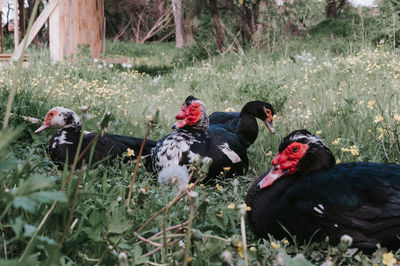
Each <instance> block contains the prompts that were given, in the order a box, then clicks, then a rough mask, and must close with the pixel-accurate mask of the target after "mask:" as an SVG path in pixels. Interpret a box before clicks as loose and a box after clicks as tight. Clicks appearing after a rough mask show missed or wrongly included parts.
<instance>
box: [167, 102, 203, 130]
mask: <svg viewBox="0 0 400 266" xmlns="http://www.w3.org/2000/svg"><path fill="white" fill-rule="evenodd" d="M175 118H176V120H178V121H177V122H176V123H175V124H174V125H173V126H172V128H173V129H177V128H182V127H191V128H197V129H207V128H208V125H209V120H208V115H207V112H206V107H205V106H204V103H203V102H202V101H200V100H199V99H197V98H195V97H193V96H188V97H187V98H186V100H185V102H184V103H183V104H182V108H181V110H180V111H179V112H178V113H177V114H176V115H175Z"/></svg>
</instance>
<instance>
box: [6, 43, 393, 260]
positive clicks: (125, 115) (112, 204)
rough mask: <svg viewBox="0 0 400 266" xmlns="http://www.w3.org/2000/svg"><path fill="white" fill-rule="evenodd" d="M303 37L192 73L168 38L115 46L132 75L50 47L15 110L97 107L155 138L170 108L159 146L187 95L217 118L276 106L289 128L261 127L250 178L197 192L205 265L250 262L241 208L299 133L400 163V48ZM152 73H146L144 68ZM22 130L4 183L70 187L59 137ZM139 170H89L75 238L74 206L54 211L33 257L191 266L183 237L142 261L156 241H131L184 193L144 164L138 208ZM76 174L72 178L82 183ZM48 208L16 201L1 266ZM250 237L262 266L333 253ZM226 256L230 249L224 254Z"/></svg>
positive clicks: (28, 72) (97, 112)
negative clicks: (252, 106)
mask: <svg viewBox="0 0 400 266" xmlns="http://www.w3.org/2000/svg"><path fill="white" fill-rule="evenodd" d="M298 43H300V42H299V41H291V42H288V43H287V44H284V45H282V48H281V49H280V50H278V51H275V52H274V53H273V54H270V53H266V52H264V51H259V50H249V51H246V52H245V55H244V56H243V55H235V54H228V55H225V56H217V57H214V58H212V59H208V60H205V61H201V62H195V63H194V64H192V65H187V64H186V65H182V64H175V63H174V62H179V61H181V62H182V61H184V58H182V56H183V55H184V53H181V52H180V51H178V52H177V51H175V48H173V47H172V46H170V45H169V44H160V45H155V44H153V45H151V46H146V45H139V46H133V45H132V44H129V45H128V44H115V43H109V46H110V47H112V50H111V52H110V53H109V56H110V57H115V56H117V55H118V54H120V55H127V56H129V57H130V60H129V62H130V64H131V65H132V67H127V66H121V65H112V66H111V65H109V64H108V63H105V64H104V63H103V62H102V61H98V62H93V61H92V60H91V59H89V58H88V57H85V56H83V57H81V58H79V59H77V60H67V61H64V62H58V63H51V61H50V60H49V58H48V54H47V52H38V53H37V54H34V55H32V56H31V60H30V65H29V66H28V67H27V68H24V69H23V70H22V78H21V79H20V82H19V84H18V89H17V94H16V97H15V104H14V106H13V110H12V112H13V113H14V114H16V115H25V116H34V117H39V118H43V117H44V115H45V114H46V112H47V111H48V110H49V109H50V108H51V107H54V106H64V107H67V108H70V109H73V110H78V107H79V106H80V105H83V104H85V105H88V106H89V107H90V113H91V114H92V115H93V118H92V119H91V120H89V121H87V123H86V125H85V127H86V129H88V130H91V131H96V130H97V125H96V122H97V121H100V119H101V115H102V114H103V111H104V110H105V108H106V107H107V108H108V109H109V110H110V111H111V112H112V114H113V116H114V121H113V123H112V124H111V126H110V128H109V131H111V132H113V133H117V134H125V135H134V136H137V137H143V136H144V135H145V132H146V130H147V122H146V121H147V120H148V117H149V116H152V115H153V113H154V112H155V111H156V110H157V109H158V108H159V109H160V111H161V112H160V119H159V124H158V126H157V127H156V128H155V129H153V130H152V132H151V133H150V138H152V139H159V138H160V137H162V136H164V135H166V134H168V133H169V132H171V129H170V127H171V125H172V124H173V122H174V115H175V113H176V112H177V111H178V110H179V109H180V105H181V103H182V102H183V100H184V99H185V98H186V96H188V95H194V96H196V97H197V98H200V99H201V100H202V101H203V102H204V103H205V104H206V107H207V112H208V113H209V114H210V113H212V112H214V111H232V110H235V111H239V110H240V109H241V107H242V106H243V105H244V104H245V103H246V102H247V101H251V100H264V101H268V102H270V103H271V104H273V105H274V106H275V108H276V109H277V115H276V118H275V120H274V123H275V127H276V129H277V133H276V134H275V135H272V134H269V133H268V130H266V129H265V127H264V126H263V125H262V124H261V123H260V134H259V137H258V139H257V140H256V142H255V143H254V144H253V145H252V146H251V147H250V149H249V157H250V169H249V171H248V173H247V174H246V175H245V176H241V177H237V178H234V179H231V180H223V179H221V180H218V181H217V183H218V187H215V186H214V185H210V184H209V185H205V186H204V185H199V186H197V187H196V188H195V189H194V190H195V191H196V192H198V193H199V197H198V199H197V206H196V208H197V212H198V214H197V215H196V217H195V219H194V221H193V224H192V230H193V231H192V235H191V240H192V244H191V251H190V254H191V256H192V257H191V258H190V259H192V260H193V262H192V263H193V265H205V264H212V265H214V264H215V265H217V264H218V265H220V264H221V263H222V261H223V260H227V259H229V258H230V259H231V262H232V263H234V264H237V263H239V264H240V263H243V258H242V251H241V247H240V245H241V244H240V243H241V231H240V219H239V217H238V213H237V210H236V209H235V207H236V206H237V205H239V204H241V203H243V201H244V196H245V194H246V191H247V188H248V187H249V186H250V185H251V183H252V180H253V179H254V178H255V177H257V176H258V175H260V174H262V173H263V172H265V171H266V170H267V169H268V167H269V164H270V161H271V160H272V157H273V154H275V153H276V151H277V147H278V145H279V141H280V139H281V138H282V137H284V136H285V135H287V134H288V133H289V132H291V131H292V130H294V129H299V128H306V129H308V130H310V131H312V132H314V133H316V134H318V135H320V136H321V137H322V138H323V139H324V140H325V141H326V143H327V145H328V146H329V147H330V148H331V149H332V151H333V153H334V155H335V157H336V158H337V160H338V161H342V162H348V161H375V162H397V163H399V162H400V148H399V130H400V108H399V107H400V96H399V93H400V92H399V88H400V86H399V85H400V84H399V78H400V61H399V60H398V53H396V52H394V51H393V50H392V49H387V48H386V47H385V46H384V45H383V46H382V45H380V46H366V47H364V48H362V49H360V50H357V51H352V50H350V49H347V50H346V51H344V52H342V53H336V51H334V49H330V48H329V47H328V50H327V49H326V48H323V47H322V45H320V44H315V40H310V41H309V42H307V41H306V42H305V43H303V44H302V46H300V47H299V46H297V45H296V44H298ZM311 43H313V44H311ZM149 47H150V48H149ZM124 52H126V54H125V53H124ZM143 65H146V66H147V68H146V69H145V68H143ZM164 66H165V67H167V68H165V69H166V71H164V72H163V73H164V74H163V75H158V74H154V72H153V70H154V69H157V68H163V67H164ZM141 67H142V68H141ZM138 69H142V70H141V71H138ZM146 70H147V71H149V73H148V74H146V73H145V72H143V71H146ZM13 71H14V69H13V67H12V66H10V67H7V68H4V69H3V71H2V72H1V73H0V86H1V88H2V92H1V102H0V104H1V105H0V110H1V112H2V113H3V112H4V110H5V105H6V98H7V96H8V93H9V90H10V88H11V86H12V79H10V78H9V77H10V76H12V74H13ZM10 123H11V124H13V125H17V124H18V125H22V126H24V129H23V130H22V132H21V133H20V134H19V137H18V138H17V139H16V140H14V141H13V142H9V145H8V147H7V148H8V149H7V153H5V155H4V158H10V159H12V160H13V163H12V164H11V166H10V168H9V169H3V168H1V169H0V171H1V173H2V175H4V177H3V178H2V179H1V180H2V184H5V186H6V187H7V188H10V189H11V188H13V187H15V188H17V189H18V188H20V187H21V184H23V183H24V182H27V178H28V174H27V171H29V174H31V173H33V174H41V175H45V176H47V177H48V179H49V180H51V181H52V182H51V183H46V184H48V186H50V187H51V188H54V189H57V188H59V187H60V184H62V182H63V174H62V173H58V172H57V170H56V167H55V166H54V165H53V164H52V163H51V162H50V159H49V157H48V154H47V151H46V150H47V141H48V140H49V138H50V135H51V134H52V133H53V132H51V131H48V132H46V133H43V134H41V135H39V136H35V135H33V133H32V132H33V130H34V128H35V127H34V126H32V125H28V124H26V122H24V121H23V120H22V119H20V118H19V117H18V116H12V117H11V121H10ZM6 154H8V155H6ZM2 158H3V157H2ZM133 167H134V166H133V165H131V164H128V165H125V164H120V163H118V162H117V163H116V164H115V165H112V166H100V167H98V168H96V169H88V170H87V171H86V172H85V175H84V176H83V177H82V181H81V188H80V192H79V195H78V198H77V202H76V206H75V210H74V213H73V217H72V225H71V227H70V229H69V231H68V233H67V235H66V237H65V239H64V242H63V245H62V247H58V246H57V245H56V244H55V243H57V241H58V240H59V239H60V238H61V236H62V233H63V232H64V227H65V224H66V221H67V218H68V214H69V210H70V209H69V208H70V204H71V202H69V203H63V204H60V205H58V206H57V207H56V208H55V211H54V213H53V215H52V216H51V217H49V221H48V223H47V224H46V226H45V227H44V228H43V231H42V235H41V238H39V239H38V240H37V245H36V247H35V248H34V249H32V250H31V252H32V254H38V255H37V256H36V257H35V256H34V257H29V258H28V259H31V261H36V260H37V261H41V262H44V261H46V262H48V263H50V262H52V261H53V262H57V263H64V264H67V263H76V264H95V263H98V262H99V260H101V261H102V263H105V264H107V265H108V264H116V263H118V257H119V255H120V253H121V252H125V254H126V255H127V257H128V260H129V261H130V262H131V263H133V262H134V263H137V264H140V263H146V262H148V261H152V262H157V263H167V262H172V261H175V263H179V262H182V260H183V256H184V254H183V247H184V243H183V242H182V243H180V244H176V245H174V246H172V247H170V248H169V249H168V251H167V252H156V253H154V254H153V255H149V256H143V255H144V254H146V253H148V252H151V251H152V250H153V249H154V247H153V246H152V245H151V244H149V243H144V242H143V241H140V240H139V239H138V238H137V237H135V236H134V234H133V233H134V232H135V231H136V230H137V229H138V228H139V227H140V226H141V225H142V224H143V223H144V222H145V221H146V220H148V219H149V218H150V217H151V216H152V215H153V214H154V213H155V212H157V211H158V210H160V209H161V208H163V207H164V206H165V205H166V204H168V202H170V201H171V200H173V198H174V196H175V195H176V194H177V189H175V188H171V187H168V186H160V185H158V184H157V183H156V181H155V180H156V177H155V176H154V175H152V174H150V173H148V172H146V171H145V169H144V168H143V167H140V168H139V170H138V173H137V179H136V181H135V185H134V187H133V195H132V196H133V197H132V202H134V204H133V206H131V208H130V209H128V210H127V209H126V207H125V205H124V202H125V199H126V198H127V192H128V187H129V183H130V176H131V173H132V171H133ZM46 180H47V179H46ZM78 180H79V177H78V176H77V175H76V176H74V177H73V178H72V182H73V183H72V185H71V187H75V184H76V182H78ZM46 182H47V181H46ZM7 193H9V192H7ZM73 193H74V191H73V190H72V189H70V190H68V191H66V195H67V198H69V199H70V200H71V199H72V197H73ZM0 195H1V197H0V199H1V200H0V206H4V205H5V204H6V203H7V202H8V201H7V196H6V195H7V194H6V192H4V190H2V191H1V192H0ZM60 197H61V196H60ZM47 204H48V203H47V202H41V203H40V204H38V205H37V206H34V207H32V209H30V210H31V212H28V211H26V209H25V207H26V206H23V205H15V204H14V205H10V207H9V208H10V209H9V210H8V211H7V212H6V214H5V216H4V217H3V220H2V221H1V223H2V224H3V225H2V226H1V230H0V231H1V233H0V240H1V242H2V243H3V244H0V245H2V246H1V248H2V252H0V254H1V255H0V256H2V257H3V260H2V262H5V260H6V259H7V260H10V259H18V258H19V256H21V253H22V251H23V250H24V248H25V247H26V244H27V242H28V241H29V239H30V237H31V236H32V235H31V234H29V232H32V230H31V229H32V227H36V226H38V223H39V222H40V220H41V218H42V217H43V215H44V213H46V210H47V209H46V208H48V205H47ZM188 216H189V203H188V202H187V201H186V200H182V201H180V202H178V203H177V204H176V205H174V206H172V207H171V208H170V209H169V212H168V224H167V227H169V226H174V225H177V224H181V223H183V222H185V221H187V220H188ZM162 224H163V219H162V217H157V218H156V219H154V221H152V222H151V223H149V224H148V225H147V226H146V227H145V228H144V229H143V231H142V232H141V236H143V237H145V238H150V237H152V236H154V234H156V233H157V232H160V230H162V229H161V228H162V227H163V226H162ZM18 226H19V227H18ZM18 228H24V230H21V229H18ZM29 230H31V231H29ZM172 232H173V231H171V232H168V237H171V238H172V239H173V240H175V239H182V240H183V239H184V237H185V234H183V233H182V231H177V232H173V233H172ZM247 235H248V239H247V240H248V241H247V244H248V254H247V255H248V260H249V262H250V263H251V264H252V263H255V261H259V262H260V263H261V264H262V265H265V264H272V263H279V262H280V261H282V260H285V261H287V263H289V262H290V261H291V260H295V261H296V262H299V261H303V262H304V259H302V258H301V257H300V258H299V257H297V258H294V259H291V257H294V256H295V255H296V254H298V253H302V254H304V255H305V256H306V258H307V259H308V260H310V261H311V262H313V263H316V264H321V263H322V262H324V261H325V260H326V259H327V258H328V257H329V256H333V255H332V254H335V253H334V249H333V247H330V246H329V245H328V244H327V243H319V244H307V243H298V244H295V245H293V244H290V243H288V242H287V241H284V240H282V241H280V240H279V241H278V240H274V239H272V238H271V239H268V240H257V239H255V238H254V236H253V235H252V233H251V230H247ZM11 240H12V241H11ZM152 241H157V242H158V243H162V242H163V238H162V236H161V238H160V237H158V236H155V237H154V238H152ZM4 243H5V244H4ZM384 252H385V250H384V249H379V250H378V251H377V253H376V254H374V255H372V256H370V257H366V256H365V255H363V254H362V253H357V254H355V255H351V256H342V255H340V256H339V255H338V258H337V259H338V261H337V262H338V263H343V264H346V263H351V264H363V263H364V264H368V263H372V262H374V263H382V254H383V253H384ZM221 254H224V255H223V256H222V257H221ZM121 256H122V255H121ZM229 256H230V257H229ZM122 257H123V256H122ZM123 259H124V258H122V259H121V260H123ZM228 263H229V262H228ZM304 263H305V262H304Z"/></svg>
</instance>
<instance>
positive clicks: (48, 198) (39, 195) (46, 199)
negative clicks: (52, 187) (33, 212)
mask: <svg viewBox="0 0 400 266" xmlns="http://www.w3.org/2000/svg"><path fill="white" fill-rule="evenodd" d="M30 197H31V198H33V199H34V200H37V201H39V202H42V203H53V202H54V201H55V200H57V201H59V202H68V198H67V196H65V194H64V193H63V192H61V191H41V192H34V193H32V194H31V195H30Z"/></svg>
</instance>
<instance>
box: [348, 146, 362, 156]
mask: <svg viewBox="0 0 400 266" xmlns="http://www.w3.org/2000/svg"><path fill="white" fill-rule="evenodd" d="M350 152H351V154H353V155H354V156H358V155H360V149H359V147H358V146H357V145H353V146H350Z"/></svg>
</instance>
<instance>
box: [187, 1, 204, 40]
mask: <svg viewBox="0 0 400 266" xmlns="http://www.w3.org/2000/svg"><path fill="white" fill-rule="evenodd" d="M201 1H203V0H191V1H190V2H187V3H188V6H191V7H190V11H189V15H188V16H187V18H186V19H184V23H183V24H184V36H185V44H186V45H187V44H192V43H194V42H195V39H194V34H193V30H196V26H198V25H194V19H195V18H196V17H199V16H200V14H201V10H202V8H203V5H202V3H201Z"/></svg>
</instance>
